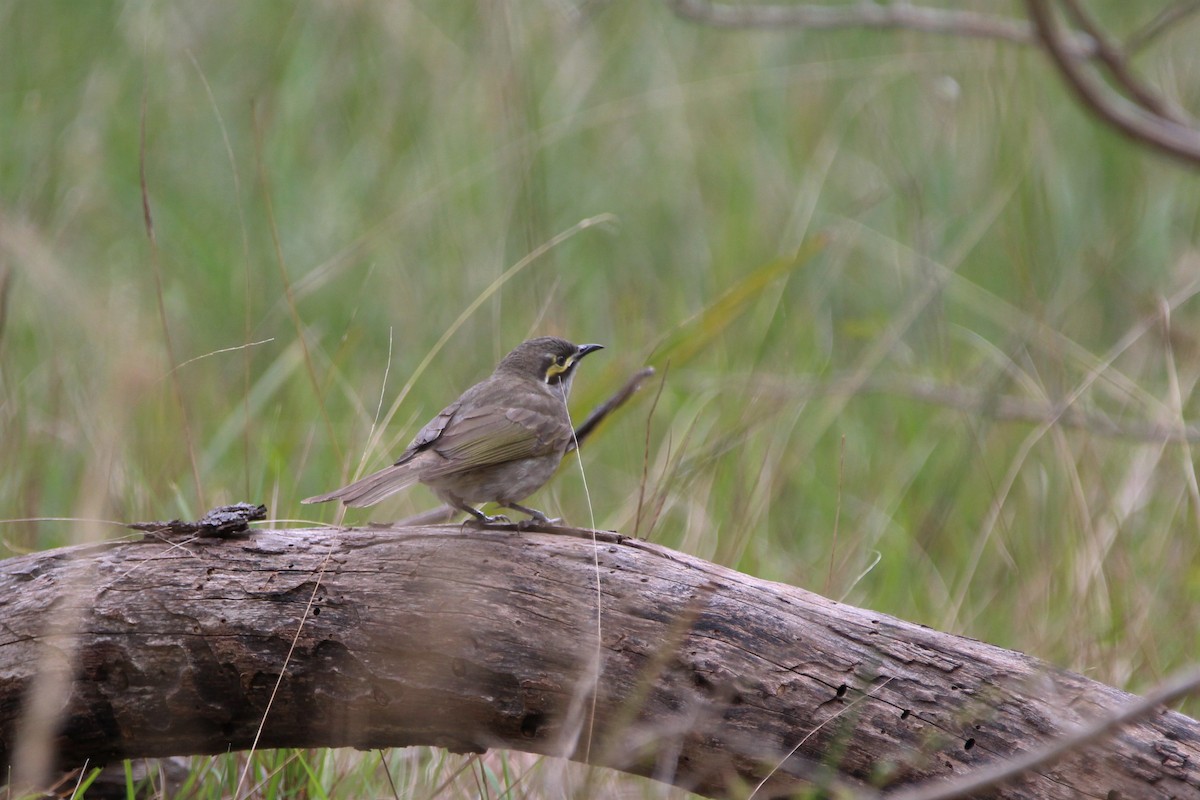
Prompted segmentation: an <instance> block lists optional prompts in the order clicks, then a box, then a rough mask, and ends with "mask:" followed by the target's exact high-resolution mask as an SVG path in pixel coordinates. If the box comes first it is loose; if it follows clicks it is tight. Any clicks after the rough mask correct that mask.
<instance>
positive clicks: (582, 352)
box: [575, 344, 604, 361]
mask: <svg viewBox="0 0 1200 800" xmlns="http://www.w3.org/2000/svg"><path fill="white" fill-rule="evenodd" d="M603 349H604V345H602V344H581V345H579V349H578V350H577V351H576V352H575V360H577V361H578V360H579V359H581V358H583V357H584V356H586V355H587V354H588V353H594V352H596V351H597V350H603Z"/></svg>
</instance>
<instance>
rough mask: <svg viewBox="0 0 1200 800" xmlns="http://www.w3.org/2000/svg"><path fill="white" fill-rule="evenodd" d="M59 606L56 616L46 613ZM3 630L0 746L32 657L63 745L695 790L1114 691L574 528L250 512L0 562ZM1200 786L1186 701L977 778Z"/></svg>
mask: <svg viewBox="0 0 1200 800" xmlns="http://www.w3.org/2000/svg"><path fill="white" fill-rule="evenodd" d="M596 548H599V549H598V550H597V549H596ZM597 564H598V566H599V570H600V575H599V578H600V581H601V588H602V595H601V601H602V604H601V628H600V632H599V636H600V639H599V642H597V639H596V636H597V629H596V618H597V617H596V600H597V595H596V592H595V588H594V587H595V586H596V580H597V575H596V572H595V570H596V568H597ZM51 609H52V610H51ZM64 615H65V616H66V617H69V618H70V619H72V620H73V624H72V625H71V626H70V629H71V633H70V636H71V637H72V638H71V640H70V641H68V640H67V639H66V638H64V634H62V628H61V626H60V627H56V626H55V625H53V624H52V622H53V619H56V618H62V617H63V616H64ZM48 625H49V629H48V628H47V626H48ZM0 631H2V632H3V636H2V638H0V674H3V675H4V676H5V680H4V681H0V769H3V768H4V765H6V764H9V763H10V762H11V759H12V757H13V753H14V751H15V749H16V746H17V742H16V741H15V736H16V731H17V730H19V729H20V730H31V729H32V730H37V729H53V726H51V725H40V726H25V727H24V728H21V727H20V725H19V722H20V720H19V717H20V715H21V709H22V708H23V705H24V698H26V697H27V696H29V694H30V692H31V690H33V689H34V687H35V686H37V685H38V682H39V681H40V680H42V678H41V677H40V676H41V675H44V674H47V673H49V674H57V675H59V676H66V678H67V683H68V685H69V686H70V687H71V690H70V693H69V696H60V697H59V699H58V702H57V703H52V704H49V705H48V706H43V708H46V707H49V708H52V709H53V710H54V711H55V712H57V715H56V717H55V719H53V720H49V722H53V723H55V724H56V725H57V729H58V730H59V731H60V733H59V735H58V737H57V738H56V739H55V740H54V741H53V743H52V744H53V754H54V756H55V757H56V758H57V761H58V763H59V764H60V765H64V766H65V765H77V764H79V763H80V762H82V761H83V760H84V759H90V762H91V763H92V764H96V763H98V762H103V761H105V760H114V759H121V758H128V757H142V756H148V757H153V756H166V755H172V754H184V753H187V754H200V753H219V752H225V751H227V750H231V749H245V748H247V747H249V746H250V744H251V742H253V741H254V740H255V736H256V734H257V733H258V731H259V727H260V724H261V738H260V739H259V740H258V741H259V746H260V747H264V748H269V747H306V748H307V747H325V746H330V747H332V746H353V747H359V748H378V747H397V746H406V745H418V744H419V745H434V746H442V747H447V748H450V749H452V750H456V751H480V750H483V749H486V748H490V747H503V748H510V749H518V750H525V751H529V752H534V753H543V754H549V755H557V756H565V757H568V758H572V759H575V760H579V761H585V762H587V763H591V764H597V765H605V766H610V767H614V768H616V769H621V770H625V771H628V772H633V773H637V774H640V775H648V776H651V777H653V778H655V779H657V780H660V781H665V782H668V783H673V784H676V785H678V786H682V787H685V788H687V789H690V790H692V791H696V792H699V793H702V794H707V795H711V796H717V797H724V796H731V795H736V794H738V793H740V792H743V791H744V787H745V786H747V785H755V784H756V783H758V782H759V781H761V780H763V779H764V777H766V776H770V779H769V780H768V781H767V782H766V783H765V785H764V786H763V787H762V790H761V791H760V793H759V794H758V795H757V796H759V797H774V796H781V795H788V794H793V793H795V792H797V791H801V790H802V789H804V788H805V787H809V786H811V785H813V784H819V785H821V786H825V787H827V788H831V787H838V786H840V787H842V788H851V789H862V788H864V787H865V786H867V785H875V786H879V785H884V786H886V788H888V789H889V790H895V789H897V788H900V787H904V786H909V787H912V786H916V785H919V784H921V783H923V782H926V781H936V780H943V779H946V778H949V777H952V776H961V775H966V774H969V773H972V772H974V771H976V770H978V769H980V768H982V767H984V766H986V765H990V764H997V763H1002V762H1007V761H1010V760H1012V759H1014V758H1017V757H1018V756H1019V755H1020V754H1021V753H1025V752H1029V751H1034V750H1039V749H1041V748H1042V747H1044V746H1045V745H1046V744H1047V743H1049V742H1053V741H1055V740H1057V739H1058V738H1060V737H1061V736H1063V735H1065V734H1067V733H1069V732H1071V731H1074V730H1077V729H1078V728H1079V726H1081V725H1083V724H1084V723H1086V722H1088V721H1089V720H1093V719H1097V718H1101V717H1103V716H1105V715H1106V714H1107V713H1108V712H1109V710H1111V709H1117V708H1122V707H1125V706H1126V704H1127V703H1128V702H1129V701H1130V700H1131V697H1130V696H1129V695H1126V694H1125V693H1123V692H1120V691H1118V690H1116V689H1112V688H1109V687H1106V686H1103V685H1101V684H1098V683H1096V682H1094V681H1090V680H1088V679H1086V678H1083V677H1081V676H1079V675H1075V674H1072V673H1069V672H1064V671H1061V670H1057V669H1055V668H1053V667H1051V666H1048V665H1047V664H1045V663H1042V662H1039V661H1037V660H1036V659H1033V658H1030V657H1028V656H1024V655H1021V654H1019V653H1014V652H1012V651H1008V650H1003V649H1001V648H997V647H992V646H989V645H986V644H982V643H980V642H976V641H973V640H970V639H965V638H962V637H957V636H952V635H949V634H944V633H938V632H936V631H932V630H930V629H928V628H924V627H921V626H918V625H913V624H911V623H907V622H904V621H902V620H898V619H895V618H892V617H888V616H886V615H883V614H877V613H874V612H871V611H867V610H863V609H858V608H853V607H851V606H846V605H842V604H839V603H835V602H833V601H830V600H827V599H825V598H823V597H820V596H818V595H815V594H811V593H809V592H806V591H804V590H802V589H797V588H793V587H789V586H783V585H781V584H775V583H770V582H767V581H761V580H757V579H755V578H752V577H749V576H747V575H742V574H739V573H737V572H734V571H732V570H729V569H725V568H723V567H719V566H717V565H715V564H710V563H708V562H705V561H702V560H700V559H696V558H692V557H689V556H686V555H684V554H682V553H678V552H674V551H671V550H668V549H666V548H662V547H658V546H655V545H651V544H648V543H646V542H641V541H636V540H630V539H626V538H624V537H621V536H618V535H616V534H611V533H602V532H595V533H593V532H591V531H577V530H573V529H557V530H556V531H555V532H554V533H533V532H522V533H515V532H506V531H477V530H472V529H465V530H464V529H461V528H459V527H458V526H451V527H446V528H417V529H414V528H408V529H370V530H362V529H358V530H330V529H309V530H300V531H287V530H280V531H273V530H261V531H252V532H248V533H245V534H238V535H234V536H233V537H231V538H226V539H214V538H205V539H197V540H195V541H191V542H185V543H176V544H174V545H167V544H162V543H158V542H155V541H149V540H147V541H145V542H138V543H122V544H109V545H105V546H101V547H92V548H69V549H64V550H58V551H52V552H48V553H38V554H34V555H30V556H23V557H19V558H14V559H10V560H8V561H5V562H3V563H0ZM56 631H58V634H57V635H56V633H55V632H56ZM597 644H599V648H598V647H597ZM289 653H290V658H289ZM597 656H598V657H599V662H598V663H597V660H596V659H597ZM281 675H282V679H281V677H280V676H281ZM276 685H278V693H277V694H274V695H273V691H274V689H275V687H276ZM272 696H274V700H273V703H272V704H271V705H270V711H269V713H267V712H266V711H265V709H266V708H267V706H268V701H269V698H271V697H272ZM593 709H594V711H593ZM264 716H265V722H264V721H263V720H264ZM42 722H47V720H42ZM1197 786H1200V726H1198V725H1197V723H1196V722H1195V721H1193V720H1190V719H1188V718H1187V717H1184V716H1181V715H1179V714H1176V713H1173V712H1169V711H1165V710H1160V711H1157V712H1155V713H1154V714H1153V715H1152V716H1151V717H1150V718H1148V719H1145V720H1143V721H1141V722H1137V723H1132V724H1129V725H1127V726H1125V727H1123V728H1122V729H1121V730H1120V731H1118V732H1116V733H1115V734H1114V735H1113V736H1112V737H1111V738H1109V739H1107V740H1106V741H1104V742H1103V743H1102V744H1098V745H1097V744H1094V745H1092V746H1091V747H1090V748H1088V749H1085V750H1079V749H1073V750H1072V751H1071V752H1070V753H1068V754H1067V755H1065V756H1064V757H1063V758H1062V759H1061V760H1060V761H1058V762H1057V763H1056V764H1054V766H1052V767H1049V768H1043V769H1041V770H1039V771H1036V772H1033V773H1028V774H1025V775H1023V776H1021V777H1019V778H1014V779H1010V781H1009V782H1008V783H1006V784H1004V785H1003V786H1002V787H1000V788H998V789H996V790H995V792H994V793H993V794H990V795H989V797H998V798H1008V799H1009V800H1012V799H1015V798H1039V800H1056V799H1057V798H1064V799H1065V798H1078V797H1105V796H1118V795H1119V796H1122V797H1139V798H1151V799H1155V800H1157V798H1168V797H1179V796H1185V795H1187V793H1188V792H1194V791H1195V788H1196V787H1197ZM1110 793H1112V794H1110Z"/></svg>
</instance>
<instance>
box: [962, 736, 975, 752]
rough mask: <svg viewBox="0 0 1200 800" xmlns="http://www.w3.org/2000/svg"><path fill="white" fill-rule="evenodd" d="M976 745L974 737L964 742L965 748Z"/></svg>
mask: <svg viewBox="0 0 1200 800" xmlns="http://www.w3.org/2000/svg"><path fill="white" fill-rule="evenodd" d="M974 746H975V739H974V738H970V739H967V740H966V741H965V742H963V750H970V749H971V748H972V747H974Z"/></svg>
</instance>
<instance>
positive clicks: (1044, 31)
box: [1025, 0, 1200, 165]
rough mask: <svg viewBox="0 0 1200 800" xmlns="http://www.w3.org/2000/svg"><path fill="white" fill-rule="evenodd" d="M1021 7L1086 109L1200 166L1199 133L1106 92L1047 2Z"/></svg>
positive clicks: (1027, 0) (1031, 1)
mask: <svg viewBox="0 0 1200 800" xmlns="http://www.w3.org/2000/svg"><path fill="white" fill-rule="evenodd" d="M1025 7H1026V8H1027V9H1028V10H1029V17H1030V19H1032V20H1033V23H1034V26H1035V27H1036V28H1037V31H1038V35H1039V36H1040V37H1041V39H1042V42H1043V44H1044V45H1045V47H1046V52H1047V53H1048V54H1049V55H1050V58H1051V60H1052V61H1053V62H1054V65H1055V66H1056V67H1057V68H1058V71H1059V72H1060V73H1062V76H1063V79H1064V80H1066V82H1067V85H1068V86H1070V87H1071V89H1072V91H1074V93H1075V96H1076V97H1077V98H1078V99H1079V101H1080V102H1082V103H1083V105H1084V106H1085V107H1086V108H1088V109H1090V110H1091V111H1092V112H1093V113H1095V114H1096V115H1097V116H1098V117H1100V118H1101V119H1102V120H1104V121H1105V122H1107V123H1108V124H1110V125H1112V126H1113V127H1114V128H1116V129H1117V130H1118V131H1120V132H1121V133H1123V134H1124V135H1125V136H1126V137H1128V138H1130V139H1132V140H1134V141H1136V142H1140V143H1141V144H1144V145H1146V146H1148V147H1152V148H1154V149H1155V150H1158V151H1159V152H1161V153H1165V154H1166V155H1169V156H1173V157H1175V158H1178V159H1180V160H1181V161H1184V162H1187V163H1189V164H1192V165H1200V132H1198V131H1196V130H1193V129H1192V128H1189V127H1187V126H1186V125H1181V124H1179V123H1178V122H1175V121H1173V120H1170V119H1167V118H1164V117H1162V116H1159V115H1157V114H1153V113H1151V112H1149V111H1147V110H1145V109H1143V108H1141V107H1139V106H1137V105H1135V104H1133V103H1131V102H1130V101H1129V100H1126V99H1125V98H1124V97H1121V96H1119V95H1115V94H1113V93H1112V92H1110V91H1109V90H1108V89H1107V88H1106V87H1105V86H1104V85H1103V83H1101V82H1100V81H1099V80H1098V79H1097V78H1096V77H1095V76H1093V75H1091V74H1090V73H1089V72H1087V71H1086V70H1085V69H1084V68H1083V66H1082V64H1081V63H1080V61H1079V58H1078V57H1077V56H1076V55H1074V54H1073V53H1071V52H1070V49H1069V45H1068V41H1069V40H1068V39H1067V38H1066V37H1065V34H1064V33H1063V31H1062V29H1061V28H1060V27H1059V25H1058V21H1057V20H1056V19H1055V18H1054V13H1053V11H1052V10H1051V9H1050V6H1049V3H1048V1H1047V0H1025Z"/></svg>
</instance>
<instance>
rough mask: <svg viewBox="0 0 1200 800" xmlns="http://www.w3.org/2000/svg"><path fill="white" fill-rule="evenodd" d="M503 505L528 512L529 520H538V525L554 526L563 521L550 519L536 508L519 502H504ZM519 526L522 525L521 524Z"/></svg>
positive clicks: (524, 512)
mask: <svg viewBox="0 0 1200 800" xmlns="http://www.w3.org/2000/svg"><path fill="white" fill-rule="evenodd" d="M503 506H504V507H505V508H511V509H512V510H513V511H520V512H521V513H523V514H528V515H529V519H528V520H527V522H536V523H537V524H538V525H546V526H548V527H553V526H554V525H555V524H556V523H559V522H562V520H561V519H550V518H549V517H547V516H546V515H545V514H543V513H542V512H541V511H538V510H537V509H536V508H529V507H528V506H523V505H521V504H519V503H503ZM518 527H520V526H519V524H518Z"/></svg>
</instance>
